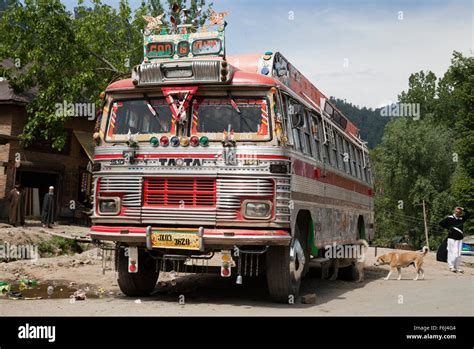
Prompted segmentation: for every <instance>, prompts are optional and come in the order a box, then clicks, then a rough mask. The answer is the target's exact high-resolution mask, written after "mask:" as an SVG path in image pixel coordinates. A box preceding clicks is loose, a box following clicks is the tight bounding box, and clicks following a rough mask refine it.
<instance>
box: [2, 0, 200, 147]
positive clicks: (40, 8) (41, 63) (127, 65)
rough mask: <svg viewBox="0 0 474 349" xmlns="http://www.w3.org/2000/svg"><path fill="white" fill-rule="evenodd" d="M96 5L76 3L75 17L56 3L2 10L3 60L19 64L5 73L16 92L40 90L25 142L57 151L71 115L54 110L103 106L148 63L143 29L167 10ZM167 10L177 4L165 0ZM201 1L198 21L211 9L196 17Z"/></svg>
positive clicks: (195, 1) (157, 5) (195, 2)
mask: <svg viewBox="0 0 474 349" xmlns="http://www.w3.org/2000/svg"><path fill="white" fill-rule="evenodd" d="M90 2H91V3H92V6H91V7H87V6H85V5H84V1H83V0H79V1H78V6H77V7H76V8H75V9H74V13H70V12H68V11H66V9H65V6H64V5H63V4H62V3H61V2H60V1H59V0H51V1H43V0H25V1H24V2H15V1H3V2H2V3H1V4H5V3H14V4H15V5H16V6H9V7H8V8H7V9H6V10H5V11H4V12H2V14H3V15H2V18H1V19H0V32H1V33H2V40H1V41H0V61H2V60H4V59H14V60H15V62H20V67H13V68H8V69H7V68H1V67H0V75H2V76H5V77H7V79H8V80H9V83H10V85H11V86H12V88H13V89H15V90H16V91H22V90H28V89H29V88H31V87H36V88H37V89H38V93H37V95H36V97H35V98H34V99H33V101H32V102H31V103H30V104H29V105H28V106H27V111H28V115H29V118H28V122H27V124H26V126H25V128H24V130H23V133H22V135H21V140H22V142H23V144H24V145H30V144H32V143H33V142H34V141H35V140H37V139H46V140H50V141H51V142H52V146H53V148H56V149H61V148H62V147H63V146H64V141H65V134H64V123H65V122H66V121H67V120H68V119H69V118H70V116H68V115H64V114H61V113H57V110H56V103H58V102H59V103H62V102H63V101H67V102H70V103H83V102H89V103H95V104H96V105H98V104H99V93H100V92H101V91H103V90H104V89H105V88H106V87H107V85H108V84H109V83H110V82H111V81H113V80H115V79H117V78H120V77H121V76H126V75H129V74H130V72H131V68H132V67H133V66H134V65H136V64H139V63H140V62H141V61H142V58H143V36H142V30H143V28H144V26H145V21H144V19H143V18H142V16H143V15H144V14H147V13H148V14H152V15H155V16H156V15H158V14H160V13H161V11H163V6H162V5H161V2H160V1H157V0H150V1H147V2H142V5H141V6H140V7H139V8H138V9H137V10H136V11H135V13H132V10H131V8H130V6H129V4H128V2H127V1H126V0H120V2H119V6H118V9H115V8H113V7H111V6H108V5H106V4H103V3H102V2H101V0H91V1H90ZM167 3H168V6H169V7H170V10H169V11H168V13H170V12H172V10H171V8H172V5H173V4H174V3H179V4H180V5H183V6H184V5H185V2H184V1H172V0H169V1H167ZM204 4H205V1H204V0H192V1H191V2H190V8H191V11H190V15H189V17H188V20H192V18H193V17H192V16H193V14H194V15H196V16H197V18H198V20H199V22H200V23H202V21H204V20H205V18H206V15H207V11H204V10H203V11H201V13H200V14H198V11H197V8H198V7H199V6H204Z"/></svg>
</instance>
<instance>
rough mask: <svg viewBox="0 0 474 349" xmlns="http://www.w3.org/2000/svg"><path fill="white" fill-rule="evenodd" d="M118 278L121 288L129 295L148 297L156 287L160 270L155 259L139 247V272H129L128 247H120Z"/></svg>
mask: <svg viewBox="0 0 474 349" xmlns="http://www.w3.org/2000/svg"><path fill="white" fill-rule="evenodd" d="M116 253H118V266H117V269H118V279H117V283H118V285H119V287H120V290H121V291H122V292H123V294H125V295H126V296H129V297H146V296H149V295H150V294H151V292H152V291H153V290H154V289H155V286H156V282H157V281H158V275H159V271H157V268H156V262H155V260H154V259H153V258H152V257H151V256H150V255H148V253H147V252H146V251H145V250H144V249H138V272H137V273H129V272H128V256H127V254H126V247H119V248H118V249H117V250H116Z"/></svg>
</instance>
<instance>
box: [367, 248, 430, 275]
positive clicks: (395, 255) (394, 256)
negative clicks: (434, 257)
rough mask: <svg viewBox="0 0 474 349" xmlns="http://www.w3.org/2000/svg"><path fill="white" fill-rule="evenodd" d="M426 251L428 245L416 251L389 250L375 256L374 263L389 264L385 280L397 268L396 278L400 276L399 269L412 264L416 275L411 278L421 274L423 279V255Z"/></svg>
mask: <svg viewBox="0 0 474 349" xmlns="http://www.w3.org/2000/svg"><path fill="white" fill-rule="evenodd" d="M427 253H428V247H426V246H425V247H423V249H422V250H421V251H416V252H403V253H399V252H390V253H387V254H384V255H382V256H380V257H378V258H377V261H376V262H375V263H374V265H376V266H377V265H384V264H389V265H390V272H389V273H388V275H387V277H386V278H385V280H388V279H389V277H390V275H392V272H393V271H394V270H395V269H397V271H398V280H400V279H401V278H402V273H401V269H402V268H406V267H408V266H410V265H413V266H414V267H415V269H416V277H415V278H414V279H413V280H418V277H419V276H421V279H422V280H423V279H424V278H425V272H424V270H423V268H422V266H423V257H424V256H425V255H426V254H427Z"/></svg>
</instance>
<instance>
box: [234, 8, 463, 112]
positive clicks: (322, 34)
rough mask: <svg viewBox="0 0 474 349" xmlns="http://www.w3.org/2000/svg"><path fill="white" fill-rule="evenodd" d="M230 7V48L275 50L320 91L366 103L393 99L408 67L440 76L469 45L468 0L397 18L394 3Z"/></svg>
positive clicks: (404, 84)
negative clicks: (455, 54) (455, 53)
mask: <svg viewBox="0 0 474 349" xmlns="http://www.w3.org/2000/svg"><path fill="white" fill-rule="evenodd" d="M289 3H290V2H289ZM246 5H248V4H246ZM235 6H236V8H235V9H234V10H235V11H236V12H237V13H235V12H234V13H233V16H232V17H231V18H230V19H229V29H228V33H229V35H228V38H227V39H228V41H227V43H228V47H229V48H230V49H229V51H230V53H232V54H238V53H247V52H252V51H256V52H264V51H267V50H275V51H281V52H282V53H283V55H284V56H286V57H287V58H288V59H289V60H290V61H291V62H292V63H293V64H294V65H295V66H296V67H297V68H298V69H299V70H300V71H301V72H302V73H303V74H305V75H306V76H307V77H308V78H309V79H310V80H311V81H312V82H313V83H315V85H317V86H318V88H320V89H321V90H322V91H323V92H324V93H325V94H327V95H334V96H337V97H339V98H345V99H347V100H348V101H351V102H352V103H354V104H358V105H365V106H369V107H378V106H379V105H380V104H381V103H382V102H383V101H386V100H396V99H397V95H398V94H399V93H400V92H401V91H403V90H405V89H407V87H408V77H409V75H410V74H411V73H414V72H417V71H420V70H432V71H433V72H434V73H435V74H436V75H437V76H438V77H441V76H442V75H443V74H444V73H445V71H446V69H447V68H448V66H449V64H450V59H451V55H452V52H453V51H454V50H458V51H461V52H463V53H464V54H469V52H470V49H471V47H472V38H471V27H470V26H471V25H472V23H471V14H470V11H469V10H470V6H469V4H468V3H464V4H462V3H451V4H444V5H438V6H431V7H426V6H425V7H421V8H403V20H398V10H394V9H393V6H392V8H391V9H390V8H387V7H380V8H377V7H375V8H365V9H364V8H363V7H361V8H360V9H358V8H357V6H355V4H353V5H351V6H350V7H347V6H344V7H341V6H338V7H332V8H327V7H325V5H323V4H319V6H316V7H311V6H302V5H298V4H297V3H295V4H294V6H291V5H281V4H280V3H279V6H277V7H273V8H271V7H268V8H267V11H266V12H264V11H261V10H259V11H251V9H249V8H248V7H246V9H245V11H244V10H243V9H242V10H241V9H240V8H239V7H238V6H239V5H238V4H237V5H235ZM261 7H262V6H260V5H259V8H261ZM289 11H293V13H294V20H293V21H291V20H289V19H288V12H289ZM240 16H242V17H240ZM345 62H346V63H347V62H348V63H349V65H348V66H344V63H345Z"/></svg>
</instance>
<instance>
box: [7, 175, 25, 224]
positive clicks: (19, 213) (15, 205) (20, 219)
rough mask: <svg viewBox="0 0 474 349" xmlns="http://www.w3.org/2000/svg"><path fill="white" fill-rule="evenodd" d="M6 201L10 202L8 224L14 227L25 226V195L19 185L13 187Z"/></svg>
mask: <svg viewBox="0 0 474 349" xmlns="http://www.w3.org/2000/svg"><path fill="white" fill-rule="evenodd" d="M8 201H9V202H10V214H9V221H10V224H11V225H13V226H14V227H16V226H17V225H21V226H23V225H25V195H24V193H23V190H21V187H20V184H18V183H17V184H15V187H14V188H13V189H12V190H11V191H10V193H8Z"/></svg>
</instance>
